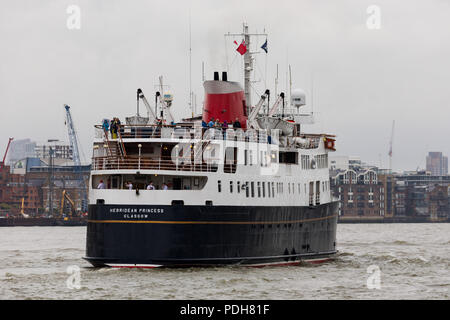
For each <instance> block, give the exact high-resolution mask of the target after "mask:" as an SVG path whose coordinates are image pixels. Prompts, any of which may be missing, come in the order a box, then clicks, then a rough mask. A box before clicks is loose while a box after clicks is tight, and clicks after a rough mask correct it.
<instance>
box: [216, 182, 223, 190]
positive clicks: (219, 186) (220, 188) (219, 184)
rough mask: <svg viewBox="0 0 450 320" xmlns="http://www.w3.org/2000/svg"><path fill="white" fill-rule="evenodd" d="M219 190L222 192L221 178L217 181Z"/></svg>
mask: <svg viewBox="0 0 450 320" xmlns="http://www.w3.org/2000/svg"><path fill="white" fill-rule="evenodd" d="M217 190H218V191H219V192H222V182H221V181H220V180H219V181H217Z"/></svg>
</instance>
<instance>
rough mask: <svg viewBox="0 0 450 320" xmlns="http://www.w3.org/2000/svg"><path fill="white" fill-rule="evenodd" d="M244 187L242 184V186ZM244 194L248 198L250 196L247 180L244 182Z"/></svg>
mask: <svg viewBox="0 0 450 320" xmlns="http://www.w3.org/2000/svg"><path fill="white" fill-rule="evenodd" d="M242 187H244V186H242ZM245 196H246V197H247V198H248V197H249V196H250V190H249V188H248V181H247V182H246V183H245Z"/></svg>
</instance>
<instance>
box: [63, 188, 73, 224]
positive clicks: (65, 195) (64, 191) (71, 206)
mask: <svg viewBox="0 0 450 320" xmlns="http://www.w3.org/2000/svg"><path fill="white" fill-rule="evenodd" d="M65 200H67V202H68V203H69V204H70V209H71V212H70V217H73V216H75V202H74V201H73V200H72V199H71V198H70V196H69V194H68V193H67V191H66V190H63V192H62V196H61V210H60V212H59V214H60V216H61V217H62V215H63V213H64V202H65Z"/></svg>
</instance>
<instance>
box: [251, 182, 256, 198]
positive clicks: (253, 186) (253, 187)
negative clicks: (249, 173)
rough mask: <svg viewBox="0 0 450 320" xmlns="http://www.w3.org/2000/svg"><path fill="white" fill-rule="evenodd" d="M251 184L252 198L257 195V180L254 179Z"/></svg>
mask: <svg viewBox="0 0 450 320" xmlns="http://www.w3.org/2000/svg"><path fill="white" fill-rule="evenodd" d="M250 184H251V188H252V190H251V191H252V198H254V197H255V182H254V181H252V182H250Z"/></svg>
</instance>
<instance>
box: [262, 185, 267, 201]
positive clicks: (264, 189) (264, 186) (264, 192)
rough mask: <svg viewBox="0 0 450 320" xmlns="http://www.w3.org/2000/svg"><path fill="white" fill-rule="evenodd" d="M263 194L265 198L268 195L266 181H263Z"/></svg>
mask: <svg viewBox="0 0 450 320" xmlns="http://www.w3.org/2000/svg"><path fill="white" fill-rule="evenodd" d="M262 196H263V198H265V197H266V182H265V181H263V183H262Z"/></svg>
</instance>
